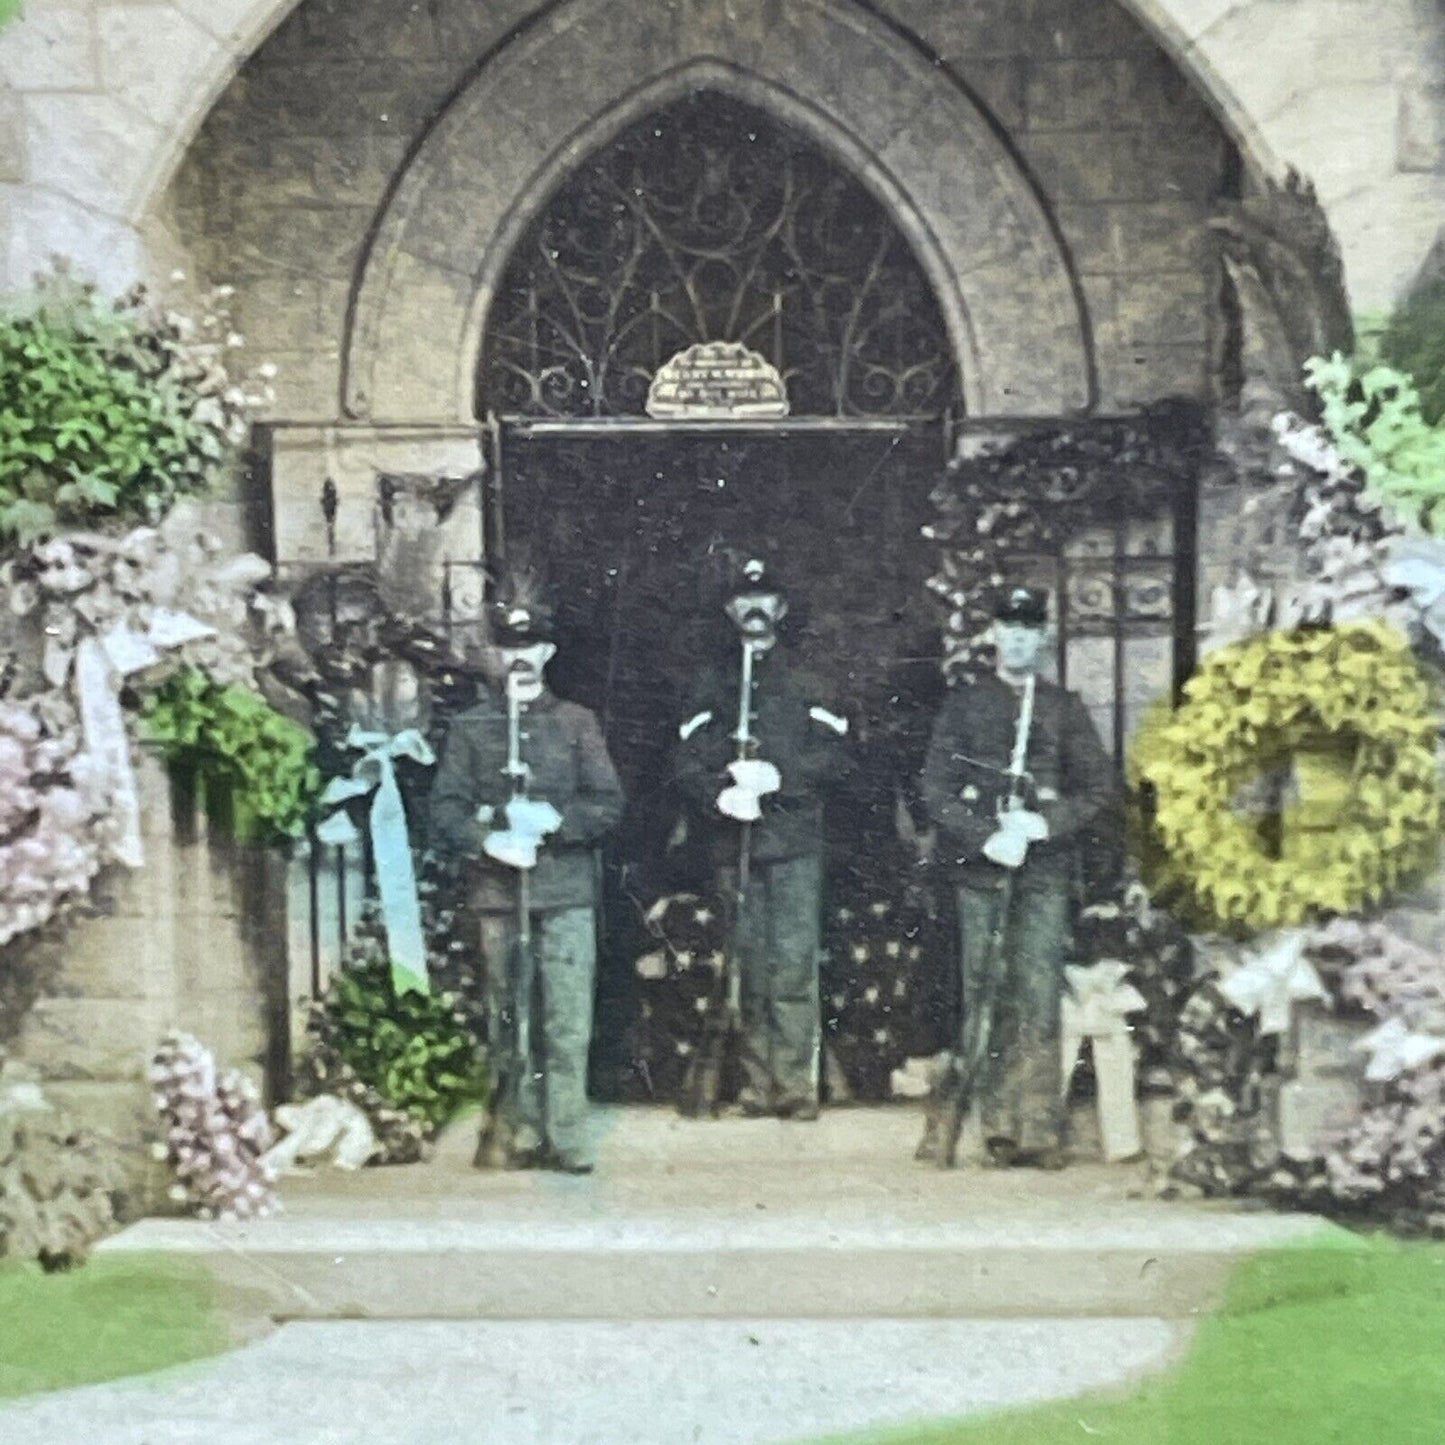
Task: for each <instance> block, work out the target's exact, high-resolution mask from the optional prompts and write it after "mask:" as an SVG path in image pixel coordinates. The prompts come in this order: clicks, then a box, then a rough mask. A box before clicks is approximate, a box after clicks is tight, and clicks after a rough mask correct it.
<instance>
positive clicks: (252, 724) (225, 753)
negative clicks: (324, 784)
mask: <svg viewBox="0 0 1445 1445" xmlns="http://www.w3.org/2000/svg"><path fill="white" fill-rule="evenodd" d="M141 726H142V733H143V736H144V737H145V738H146V739H147V740H148V741H150V742H153V743H156V744H158V745H159V746H160V748H161V749H162V751H163V752H164V754H165V756H166V758H167V761H169V762H170V763H171V764H172V765H174V766H180V767H186V768H193V769H195V770H196V771H197V772H198V773H199V774H200V775H201V776H202V777H203V778H205V779H206V781H207V782H208V783H209V784H211V785H213V786H214V787H215V788H216V789H217V790H218V791H220V792H222V793H224V794H229V796H230V798H231V799H232V806H233V809H234V817H235V822H236V828H237V832H238V834H239V835H240V836H241V837H243V838H245V839H257V840H267V839H278V838H296V837H299V836H300V835H301V834H302V833H303V832H304V831H305V829H306V823H307V820H308V819H309V817H310V815H311V809H312V807H313V805H314V804H315V801H316V799H317V797H318V796H319V794H320V792H321V773H320V771H319V770H318V769H317V767H316V765H315V762H314V761H313V757H312V754H313V752H314V750H315V739H314V738H313V737H312V736H311V734H310V733H309V732H308V731H307V730H306V729H305V728H304V727H302V726H301V725H300V724H299V723H296V722H293V721H292V720H291V719H290V718H288V717H286V716H285V715H284V714H283V713H279V712H277V711H276V709H275V708H273V707H272V706H271V705H270V704H269V703H268V702H266V700H265V699H264V698H262V697H261V696H259V694H257V693H254V692H250V691H248V690H247V689H246V688H243V687H237V686H234V685H228V686H222V685H221V684H220V683H217V682H213V681H212V680H211V679H210V678H209V677H207V676H206V675H205V673H203V672H199V671H197V670H196V669H194V668H183V669H181V670H180V671H178V672H176V673H174V674H173V675H172V676H171V677H170V678H168V679H167V680H166V681H165V682H164V683H163V684H162V685H161V686H160V688H158V689H157V691H156V692H154V693H152V694H151V695H150V696H149V697H147V698H146V700H145V703H144V706H143V713H142V723H141Z"/></svg>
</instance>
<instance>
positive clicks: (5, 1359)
mask: <svg viewBox="0 0 1445 1445" xmlns="http://www.w3.org/2000/svg"><path fill="white" fill-rule="evenodd" d="M231 1342H232V1336H231V1331H230V1328H229V1326H228V1324H227V1322H226V1319H225V1317H224V1316H223V1314H222V1313H221V1311H220V1310H219V1309H218V1308H217V1305H216V1299H215V1292H214V1288H213V1286H212V1283H211V1280H210V1277H209V1275H207V1274H206V1272H205V1270H204V1269H203V1268H202V1267H201V1266H200V1265H198V1264H195V1263H194V1262H192V1261H189V1260H183V1259H175V1258H167V1257H164V1256H149V1255H139V1254H122V1255H104V1254H102V1255H97V1256H96V1257H95V1258H94V1259H92V1260H91V1261H90V1263H89V1264H86V1265H83V1266H82V1267H81V1268H79V1269H77V1270H73V1271H71V1272H70V1273H68V1274H55V1275H44V1274H41V1272H40V1271H39V1270H38V1269H36V1268H33V1267H31V1266H21V1265H5V1266H0V1399H10V1398H13V1397H14V1396H16V1395H26V1394H30V1393H31V1392H33V1391H36V1390H55V1389H60V1388H63V1387H64V1386H67V1385H87V1384H93V1383H95V1382H96V1381H99V1380H113V1379H115V1378H117V1377H118V1376H120V1375H135V1374H139V1373H141V1372H142V1371H146V1370H158V1369H160V1368H162V1367H163V1366H165V1365H177V1364H181V1363H183V1362H184V1361H187V1360H195V1359H200V1358H201V1357H203V1356H205V1355H214V1354H217V1353H218V1352H220V1351H221V1350H224V1349H226V1348H227V1347H228V1346H229V1345H230V1344H231Z"/></svg>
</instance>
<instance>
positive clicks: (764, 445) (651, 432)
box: [477, 91, 958, 1098]
mask: <svg viewBox="0 0 1445 1445" xmlns="http://www.w3.org/2000/svg"><path fill="white" fill-rule="evenodd" d="M712 341H722V342H729V343H741V344H742V345H744V346H746V347H748V348H750V349H751V350H753V351H755V352H757V353H759V354H760V355H761V356H762V357H763V358H764V359H765V360H766V362H768V363H769V364H770V365H771V366H772V367H773V368H775V369H776V371H777V372H778V373H779V375H780V376H781V378H782V381H783V383H784V386H785V388H786V392H787V398H788V402H789V410H790V415H789V416H788V417H786V418H784V419H780V420H777V421H775V422H772V423H769V424H766V425H764V424H758V425H741V424H737V423H729V422H726V421H719V422H716V423H711V424H709V423H698V424H695V425H694V424H691V423H684V424H676V423H674V424H667V425H663V424H660V423H655V422H652V421H650V420H649V419H648V418H647V417H646V415H645V412H646V399H647V395H648V388H649V385H650V383H651V381H652V379H653V377H654V376H655V375H656V373H657V371H658V370H659V368H661V367H663V366H664V365H665V364H666V363H667V362H668V361H669V360H670V359H671V358H672V357H674V356H676V355H677V354H678V353H679V352H680V351H682V350H684V349H685V348H687V347H689V346H692V345H694V344H696V343H703V342H712ZM957 392H958V377H957V372H956V368H955V365H954V358H953V351H952V346H951V343H950V339H949V336H948V331H947V327H946V326H945V324H944V322H943V319H942V314H941V312H940V308H939V306H938V303H937V299H936V297H935V296H934V294H933V291H932V288H931V286H930V283H929V281H928V278H927V276H926V275H925V273H924V270H923V268H922V266H921V265H920V263H919V261H918V258H917V257H916V255H915V254H914V252H913V249H912V247H911V245H910V243H909V241H908V239H907V238H906V237H905V236H904V235H903V233H902V232H901V231H900V230H899V229H898V227H897V225H896V224H895V222H894V219H893V217H892V215H891V214H890V213H889V211H888V209H887V208H886V207H885V206H884V205H883V204H881V203H880V201H879V200H878V198H877V197H876V196H874V195H873V194H872V192H870V191H869V189H868V188H867V187H866V186H865V185H864V184H862V183H861V182H860V181H859V180H858V179H857V178H856V177H854V176H853V175H852V174H851V173H850V172H849V171H848V169H847V168H846V167H845V166H843V165H841V164H839V162H838V160H837V158H836V157H835V156H833V155H832V154H831V153H830V152H828V151H827V150H826V149H825V148H824V147H823V146H821V145H819V144H818V143H816V142H815V141H814V140H812V139H811V138H809V137H807V136H805V135H802V134H800V133H798V132H795V131H793V130H792V129H790V128H789V127H788V126H787V125H785V124H781V123H780V122H779V121H778V120H777V119H776V118H775V117H773V116H771V115H770V114H768V113H767V112H765V111H764V110H762V109H759V108H757V107H755V106H752V105H749V104H745V103H743V102H741V101H739V100H737V99H735V98H733V97H731V96H728V95H724V94H721V93H719V92H716V91H702V92H699V93H697V94H694V95H689V96H687V97H685V98H683V99H681V100H679V101H677V102H676V103H674V104H672V105H669V106H667V107H666V108H664V109H662V110H659V111H658V112H656V113H655V114H653V115H649V116H647V117H645V118H644V119H642V120H639V121H637V122H635V123H634V124H632V125H630V126H628V127H627V128H626V129H625V130H623V131H622V132H621V133H620V134H619V135H617V136H616V137H615V138H614V139H613V140H612V141H611V142H610V143H609V144H608V145H606V146H604V147H602V148H601V149H600V150H599V151H598V152H596V153H595V154H593V155H592V156H589V157H587V158H585V159H583V160H582V161H581V162H580V164H579V165H578V166H577V168H576V169H575V170H574V171H573V172H572V173H571V174H570V175H569V176H568V177H567V179H566V180H565V181H564V182H563V183H562V185H561V186H560V187H559V188H558V189H557V191H556V192H555V193H554V194H553V195H552V196H550V197H549V198H548V200H547V202H546V204H545V205H544V206H543V207H542V209H541V211H540V213H539V214H538V215H537V216H536V217H535V218H534V220H533V221H532V223H531V224H530V225H529V226H528V228H527V230H526V231H525V233H524V234H523V235H522V236H521V238H520V239H519V240H518V242H517V245H516V247H515V249H514V251H513V253H512V256H511V258H510V260H509V262H508V265H507V268H506V270H505V272H504V273H503V276H502V279H501V282H500V284H499V286H498V289H497V295H496V299H495V300H494V302H493V304H492V307H491V311H490V314H489V315H488V317H487V322H486V331H485V335H484V344H483V349H482V357H481V363H480V367H479V371H478V376H477V408H478V414H479V415H483V416H488V417H490V418H493V419H494V420H495V419H497V418H500V420H499V421H496V422H495V426H494V437H495V439H496V441H497V443H498V445H497V447H496V449H495V454H494V461H495V462H496V465H495V467H494V470H493V478H492V480H493V493H492V507H491V516H492V522H493V530H492V542H493V546H492V548H491V550H492V553H493V555H496V554H497V553H499V552H502V551H510V550H512V549H514V548H519V547H523V546H525V547H526V548H527V550H528V552H529V553H530V554H531V556H532V558H533V560H534V561H536V562H538V563H540V564H541V565H542V566H543V567H545V568H546V570H547V571H548V573H549V575H550V578H551V581H552V583H553V585H554V586H555V587H556V588H557V589H558V591H559V593H560V603H561V629H562V635H561V637H560V639H559V641H560V650H559V654H558V657H557V660H556V662H555V663H554V665H553V669H554V670H553V674H552V681H553V685H554V687H555V688H556V690H557V691H558V692H559V693H560V694H561V695H563V696H566V697H570V698H573V699H575V700H577V701H579V702H581V703H583V704H585V705H586V706H588V707H590V708H592V709H593V710H595V711H596V713H597V714H598V716H599V717H600V718H601V720H602V722H603V726H604V729H605V731H606V735H607V739H608V743H609V746H610V748H611V750H612V753H613V756H614V758H615V760H616V762H617V764H618V766H619V768H620V770H621V772H622V774H623V779H624V782H625V784H626V786H627V790H628V798H629V807H628V812H627V817H626V820H625V823H624V826H623V828H622V831H621V833H620V835H619V836H618V837H617V838H616V840H615V841H614V843H613V845H612V847H611V848H610V850H609V852H608V855H607V860H606V867H605V875H606V887H605V890H604V893H605V909H604V916H603V920H602V932H603V937H602V953H601V967H600V979H599V997H598V1023H597V1028H596V1030H595V1039H596V1045H595V1051H594V1081H593V1084H594V1092H596V1093H597V1094H598V1095H599V1096H600V1097H614V1098H615V1097H618V1096H622V1097H627V1096H635V1094H636V1092H637V1088H636V1085H637V1079H636V1077H635V1075H634V1074H633V1071H632V1069H631V1062H632V1061H631V1057H630V1054H629V1045H630V1040H631V1035H632V1024H633V1021H634V1019H635V1016H636V1006H637V981H636V979H635V976H634V963H635V960H636V958H637V956H638V955H639V954H640V953H642V952H644V951H645V950H646V947H647V941H646V935H645V933H644V925H643V917H642V914H643V910H645V909H646V908H647V907H648V906H649V904H650V903H651V901H652V900H653V899H655V898H656V897H658V896H659V895H660V894H663V893H666V892H671V891H676V890H680V889H689V888H696V887H698V886H699V885H701V884H703V883H704V882H705V879H704V878H703V877H702V876H701V875H700V870H699V865H698V860H697V858H696V855H695V852H694V851H693V850H692V849H691V848H689V847H688V845H687V844H686V843H685V842H684V843H681V844H679V843H678V833H677V829H676V827H675V825H676V822H677V819H678V814H679V806H680V800H679V798H678V796H677V793H676V790H675V789H674V787H673V785H672V781H671V768H672V762H673V745H674V741H675V738H676V728H677V724H678V722H679V721H680V720H681V719H680V716H679V713H680V709H681V708H682V705H683V701H684V697H685V693H686V691H687V688H688V686H689V682H690V679H691V678H692V676H693V674H694V673H695V672H696V670H697V669H698V667H699V665H700V664H701V663H702V662H703V661H704V659H705V658H707V657H708V655H709V653H711V652H713V651H714V650H716V649H718V648H719V647H722V646H726V645H728V643H729V641H730V639H729V637H728V635H727V634H726V632H724V631H722V630H721V629H722V628H723V627H724V626H725V624H724V623H723V621H722V619H721V617H720V615H719V612H718V605H717V596H716V593H717V588H718V586H719V583H720V577H719V575H718V570H717V566H716V565H715V564H717V563H720V562H721V559H722V556H723V549H725V548H729V547H737V548H745V549H748V550H755V551H761V552H763V553H765V554H767V555H769V556H770V557H771V558H772V559H773V561H774V564H775V566H776V567H777V569H778V571H779V572H780V574H781V575H783V576H784V577H786V579H788V581H789V583H790V587H791V590H792V591H793V593H794V612H793V615H792V616H791V617H790V619H789V627H790V629H791V631H792V632H793V634H794V640H795V641H796V643H797V644H798V645H799V646H800V647H801V648H802V650H803V651H804V653H805V654H806V660H807V663H808V666H809V667H810V669H811V670H812V671H814V672H815V673H816V674H817V675H818V676H819V678H820V682H821V685H822V687H823V688H824V689H826V690H827V691H829V692H830V693H831V695H832V697H833V699H834V702H835V705H836V706H838V707H841V708H844V709H846V711H847V712H848V713H849V715H850V716H851V718H852V719H853V721H854V727H855V733H854V737H853V739H852V742H851V745H850V759H849V766H848V768H847V778H846V779H841V778H840V780H839V784H838V787H837V789H836V790H835V794H834V797H833V800H832V804H831V811H830V825H829V826H830V834H831V842H832V848H833V855H834V856H833V858H832V859H831V860H830V870H829V877H830V879H831V880H832V882H833V884H834V886H835V889H836V890H837V891H839V892H840V894H841V892H842V891H843V890H846V889H849V888H851V886H852V883H853V880H854V878H855V876H856V871H857V870H858V869H859V867H860V866H862V864H861V861H860V860H866V859H869V858H877V859H880V860H881V859H883V858H884V857H885V856H887V857H888V858H890V859H895V858H896V852H897V849H896V843H895V842H894V832H895V829H894V816H895V809H896V804H897V800H898V796H899V794H900V791H902V790H904V789H905V788H906V786H907V780H908V778H909V776H910V775H911V774H912V773H914V772H916V770H917V764H918V762H919V761H920V760H921V758H920V755H921V749H922V746H923V741H924V735H925V734H926V730H927V727H928V723H929V720H930V719H931V715H932V711H933V706H934V704H935V702H936V696H937V694H938V693H939V692H940V691H941V689H942V679H941V676H940V670H939V667H938V655H939V636H938V626H937V619H936V616H935V615H934V612H933V609H932V607H931V605H930V602H929V593H928V592H927V590H926V588H925V586H924V583H925V580H926V577H927V575H928V571H929V569H930V564H931V563H932V561H933V558H932V554H931V549H930V548H929V546H928V545H927V543H926V542H924V540H923V539H922V538H921V537H920V535H919V530H920V528H921V527H922V526H923V525H924V524H925V523H926V522H927V521H928V509H929V500H928V499H929V493H930V491H931V490H932V488H933V486H934V483H935V482H936V480H937V478H938V477H939V475H940V473H941V468H942V466H943V463H944V460H945V451H944V440H945V436H946V434H947V431H948V418H949V416H950V414H951V413H952V412H954V411H956V409H957ZM503 538H505V547H502V546H500V545H497V544H499V543H501V542H502V540H503ZM874 839H879V840H886V842H881V843H880V844H879V845H878V846H877V847H875V846H874V842H873V840H874ZM888 866H893V864H892V863H891V862H890V864H889V865H888Z"/></svg>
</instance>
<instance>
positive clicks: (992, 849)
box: [983, 828, 1029, 868]
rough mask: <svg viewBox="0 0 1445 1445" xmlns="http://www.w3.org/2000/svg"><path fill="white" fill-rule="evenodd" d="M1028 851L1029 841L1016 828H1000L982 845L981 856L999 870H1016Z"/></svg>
mask: <svg viewBox="0 0 1445 1445" xmlns="http://www.w3.org/2000/svg"><path fill="white" fill-rule="evenodd" d="M1028 851H1029V840H1028V839H1027V838H1025V837H1024V835H1023V834H1022V833H1020V832H1019V831H1018V830H1017V829H1016V828H1000V829H999V830H998V832H997V833H994V834H991V835H990V837H989V839H988V842H986V843H985V844H984V845H983V856H984V857H985V858H987V859H988V861H989V862H990V863H997V864H998V866H999V867H1000V868H1017V867H1018V866H1019V865H1020V864H1021V863H1022V862H1023V861H1024V859H1025V858H1026V857H1027V856H1028Z"/></svg>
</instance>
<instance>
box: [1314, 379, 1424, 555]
mask: <svg viewBox="0 0 1445 1445" xmlns="http://www.w3.org/2000/svg"><path fill="white" fill-rule="evenodd" d="M1305 378H1306V380H1307V381H1308V382H1309V385H1310V387H1311V388H1312V389H1313V390H1314V392H1315V393H1316V395H1317V396H1318V397H1319V399H1320V412H1321V421H1322V422H1323V424H1324V427H1325V429H1326V431H1328V432H1329V434H1330V438H1331V440H1332V441H1333V442H1334V444H1335V447H1336V449H1337V450H1338V452H1339V454H1340V456H1341V457H1342V458H1343V459H1344V461H1346V462H1347V463H1349V464H1350V465H1351V466H1354V467H1357V468H1358V469H1359V471H1360V473H1361V474H1362V475H1363V477H1364V478H1365V488H1366V495H1367V496H1368V497H1371V498H1373V499H1374V500H1375V501H1378V502H1382V503H1384V504H1386V505H1387V506H1389V507H1390V508H1391V510H1392V511H1394V512H1395V513H1396V514H1397V515H1398V516H1399V517H1400V519H1401V521H1403V522H1406V523H1410V524H1413V525H1415V526H1417V527H1421V528H1423V529H1424V530H1426V531H1431V532H1440V533H1445V510H1442V508H1441V506H1440V504H1441V502H1445V426H1432V425H1431V424H1430V423H1429V422H1428V421H1427V420H1426V419H1425V416H1424V414H1423V412H1422V411H1421V403H1420V394H1419V392H1418V391H1417V390H1416V389H1415V385H1414V383H1413V382H1412V381H1411V379H1410V377H1409V376H1408V375H1406V374H1405V373H1404V372H1401V371H1396V370H1395V369H1394V368H1393V367H1389V366H1370V367H1367V368H1364V369H1360V368H1359V367H1357V366H1356V365H1355V364H1354V363H1352V362H1350V361H1347V360H1346V359H1345V358H1344V357H1343V356H1341V355H1340V354H1339V353H1338V352H1336V353H1335V355H1334V356H1332V357H1330V358H1329V360H1325V359H1324V358H1323V357H1318V356H1317V357H1313V358H1312V359H1311V360H1310V361H1308V362H1306V363H1305Z"/></svg>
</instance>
